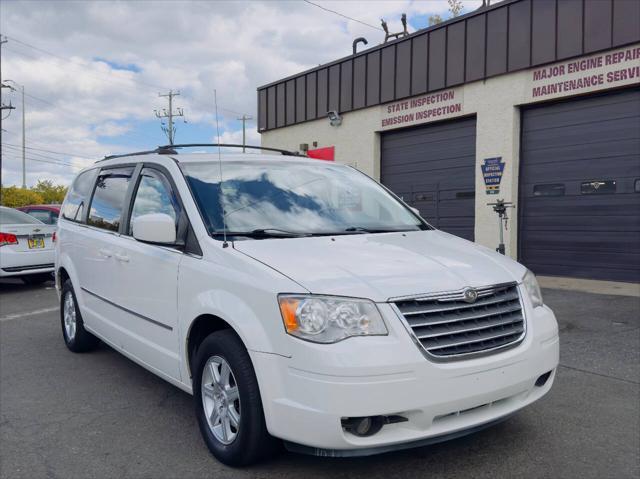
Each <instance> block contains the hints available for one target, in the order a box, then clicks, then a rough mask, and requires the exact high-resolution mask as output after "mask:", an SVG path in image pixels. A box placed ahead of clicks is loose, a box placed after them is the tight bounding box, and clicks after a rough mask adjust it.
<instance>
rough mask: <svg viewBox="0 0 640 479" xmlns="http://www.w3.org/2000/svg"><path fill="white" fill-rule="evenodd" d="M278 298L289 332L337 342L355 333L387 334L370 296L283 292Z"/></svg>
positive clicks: (315, 339) (318, 341) (321, 340)
mask: <svg viewBox="0 0 640 479" xmlns="http://www.w3.org/2000/svg"><path fill="white" fill-rule="evenodd" d="M278 302H279V304H280V312H281V313H282V320H283V321H284V327H285V329H286V331H287V333H289V334H290V335H292V336H296V337H298V338H301V339H306V340H307V341H313V342H315V343H336V342H338V341H341V340H343V339H346V338H349V337H351V336H372V335H376V336H380V335H386V334H387V328H386V326H385V325H384V321H383V320H382V316H381V315H380V312H379V311H378V308H377V307H376V305H375V304H374V303H373V302H372V301H369V300H366V299H357V298H341V297H333V296H315V295H280V296H278Z"/></svg>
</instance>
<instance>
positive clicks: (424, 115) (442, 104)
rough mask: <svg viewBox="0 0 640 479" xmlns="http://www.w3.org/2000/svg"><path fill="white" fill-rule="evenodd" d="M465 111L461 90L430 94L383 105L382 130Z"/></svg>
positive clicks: (447, 116)
mask: <svg viewBox="0 0 640 479" xmlns="http://www.w3.org/2000/svg"><path fill="white" fill-rule="evenodd" d="M463 109H464V108H463V101H462V91H461V90H454V89H451V90H444V91H441V92H438V93H429V94H426V95H421V96H417V97H415V98H409V99H407V100H401V101H396V102H393V103H389V104H388V105H383V106H382V107H381V121H380V128H381V129H382V130H386V129H391V128H399V127H402V126H410V125H417V124H420V123H426V122H429V121H435V120H440V119H444V118H449V117H453V116H457V115H460V114H462V111H463Z"/></svg>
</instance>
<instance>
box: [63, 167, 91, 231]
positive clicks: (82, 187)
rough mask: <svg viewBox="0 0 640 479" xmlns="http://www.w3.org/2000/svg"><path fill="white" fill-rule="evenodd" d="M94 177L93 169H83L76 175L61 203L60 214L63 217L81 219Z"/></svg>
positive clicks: (74, 219)
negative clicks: (83, 170)
mask: <svg viewBox="0 0 640 479" xmlns="http://www.w3.org/2000/svg"><path fill="white" fill-rule="evenodd" d="M94 178H95V170H89V171H85V172H84V173H80V175H78V177H77V178H76V180H75V181H74V182H73V185H71V188H70V189H69V193H67V197H66V198H65V200H64V204H63V205H62V210H61V214H62V217H63V218H65V219H67V220H71V221H82V220H83V218H84V211H85V207H86V202H87V201H89V195H90V194H91V188H93V180H94Z"/></svg>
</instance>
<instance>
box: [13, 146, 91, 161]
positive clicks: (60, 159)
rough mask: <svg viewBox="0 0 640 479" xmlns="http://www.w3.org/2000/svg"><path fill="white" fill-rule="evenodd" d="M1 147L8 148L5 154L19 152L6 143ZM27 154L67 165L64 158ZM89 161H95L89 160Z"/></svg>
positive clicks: (34, 153) (33, 153) (35, 153)
mask: <svg viewBox="0 0 640 479" xmlns="http://www.w3.org/2000/svg"><path fill="white" fill-rule="evenodd" d="M3 146H5V147H6V148H9V150H8V151H7V153H12V152H15V153H17V152H18V151H20V149H19V148H16V147H14V146H11V145H7V144H6V143H5V144H4V145H3ZM28 154H29V155H31V157H33V156H35V157H37V158H44V159H45V160H51V161H56V162H59V163H61V164H65V163H68V162H65V159H64V158H56V157H55V156H49V155H43V154H42V153H37V152H32V151H30V152H28ZM91 161H95V159H91Z"/></svg>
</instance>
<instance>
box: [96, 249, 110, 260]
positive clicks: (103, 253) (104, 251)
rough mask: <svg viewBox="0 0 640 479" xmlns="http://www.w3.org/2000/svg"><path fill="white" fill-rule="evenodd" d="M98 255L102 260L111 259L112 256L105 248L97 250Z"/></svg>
mask: <svg viewBox="0 0 640 479" xmlns="http://www.w3.org/2000/svg"><path fill="white" fill-rule="evenodd" d="M98 253H100V256H102V257H103V258H111V257H112V256H113V253H112V252H111V251H109V250H108V249H105V248H101V249H99V250H98Z"/></svg>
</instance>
